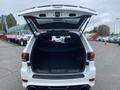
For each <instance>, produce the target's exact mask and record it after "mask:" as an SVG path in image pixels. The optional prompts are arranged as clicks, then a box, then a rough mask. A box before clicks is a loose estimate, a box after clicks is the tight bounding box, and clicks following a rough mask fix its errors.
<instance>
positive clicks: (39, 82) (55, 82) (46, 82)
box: [21, 62, 96, 88]
mask: <svg viewBox="0 0 120 90" xmlns="http://www.w3.org/2000/svg"><path fill="white" fill-rule="evenodd" d="M22 65H24V63H23V64H22ZM90 66H91V68H89V66H87V67H86V69H85V71H84V73H83V74H84V77H81V78H69V79H68V78H64V79H63V78H62V79H49V78H47V79H42V78H39V79H37V78H33V75H34V73H33V72H32V71H31V69H28V68H27V65H26V64H25V65H24V68H21V79H25V80H28V82H22V84H23V87H24V88H27V87H29V86H43V87H44V86H45V87H56V86H57V87H63V86H82V85H88V86H90V87H93V86H94V85H95V80H94V81H89V80H90V79H93V78H96V68H95V66H94V62H93V63H90ZM25 67H26V68H25Z"/></svg>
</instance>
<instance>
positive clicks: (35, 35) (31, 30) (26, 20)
mask: <svg viewBox="0 0 120 90" xmlns="http://www.w3.org/2000/svg"><path fill="white" fill-rule="evenodd" d="M25 21H26V22H27V24H28V26H29V27H30V31H31V32H32V33H33V35H34V37H35V38H36V37H37V36H36V35H35V33H34V31H33V30H32V26H31V24H30V23H29V21H28V20H27V19H26V18H25Z"/></svg>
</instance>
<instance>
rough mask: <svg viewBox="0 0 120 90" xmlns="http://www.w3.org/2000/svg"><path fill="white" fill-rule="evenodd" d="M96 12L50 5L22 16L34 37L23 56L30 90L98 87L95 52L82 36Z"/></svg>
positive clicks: (23, 73)
mask: <svg viewBox="0 0 120 90" xmlns="http://www.w3.org/2000/svg"><path fill="white" fill-rule="evenodd" d="M92 15H96V12H95V11H93V10H91V9H88V8H85V7H81V6H72V5H47V6H39V7H36V8H35V7H34V8H31V9H27V10H25V11H22V12H20V13H19V16H23V17H24V18H25V20H26V22H27V24H28V25H29V27H30V30H31V32H32V33H33V36H32V37H31V39H30V41H29V43H28V44H27V46H26V47H25V49H24V50H23V53H22V68H21V79H22V84H23V87H25V88H26V89H27V90H37V89H38V90H44V89H45V90H49V89H50V90H52V89H53V90H54V89H55V90H58V89H63V90H64V89H69V90H73V89H75V90H77V89H80V90H89V89H90V87H93V86H94V85H95V78H96V68H95V65H94V63H95V61H94V56H95V54H94V52H93V50H92V48H91V46H90V45H89V43H88V41H87V40H86V38H85V37H84V35H83V34H82V33H83V31H84V30H85V28H86V26H87V24H88V22H89V20H90V18H91V16H92Z"/></svg>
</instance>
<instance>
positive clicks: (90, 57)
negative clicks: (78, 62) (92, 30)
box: [87, 52, 95, 61]
mask: <svg viewBox="0 0 120 90" xmlns="http://www.w3.org/2000/svg"><path fill="white" fill-rule="evenodd" d="M87 57H88V60H90V61H93V60H94V58H95V53H94V52H89V53H88V55H87Z"/></svg>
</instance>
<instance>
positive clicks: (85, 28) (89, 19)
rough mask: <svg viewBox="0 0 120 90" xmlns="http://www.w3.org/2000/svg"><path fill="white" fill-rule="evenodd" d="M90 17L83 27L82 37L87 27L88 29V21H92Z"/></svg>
mask: <svg viewBox="0 0 120 90" xmlns="http://www.w3.org/2000/svg"><path fill="white" fill-rule="evenodd" d="M90 19H91V18H88V21H87V22H86V24H85V27H84V28H83V30H82V32H81V35H80V37H81V36H82V34H83V32H84V31H85V29H86V27H87V25H88V23H89V22H90Z"/></svg>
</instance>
